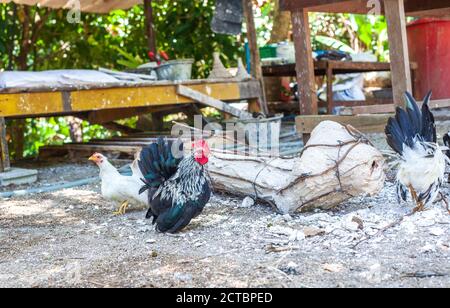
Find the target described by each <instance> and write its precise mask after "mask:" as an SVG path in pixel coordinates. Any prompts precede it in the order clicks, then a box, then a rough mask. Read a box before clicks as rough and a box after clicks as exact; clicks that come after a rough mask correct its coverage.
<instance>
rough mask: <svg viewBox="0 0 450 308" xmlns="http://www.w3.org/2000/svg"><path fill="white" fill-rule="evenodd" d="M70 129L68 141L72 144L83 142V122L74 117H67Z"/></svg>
mask: <svg viewBox="0 0 450 308" xmlns="http://www.w3.org/2000/svg"><path fill="white" fill-rule="evenodd" d="M67 121H68V122H69V128H70V139H71V140H72V142H77V143H80V142H83V126H82V123H83V121H82V120H81V119H79V118H76V117H67Z"/></svg>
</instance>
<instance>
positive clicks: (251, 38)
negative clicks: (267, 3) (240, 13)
mask: <svg viewBox="0 0 450 308" xmlns="http://www.w3.org/2000/svg"><path fill="white" fill-rule="evenodd" d="M242 5H243V8H244V17H245V20H246V25H247V39H248V46H249V49H250V58H251V65H250V69H251V75H252V76H253V77H254V78H256V79H257V80H258V81H259V83H260V85H261V96H260V97H259V104H260V111H262V112H263V113H264V114H268V113H269V108H268V107H267V100H266V95H265V90H264V83H263V74H262V68H261V55H260V53H259V48H258V35H257V33H256V25H255V18H254V14H253V1H252V0H242Z"/></svg>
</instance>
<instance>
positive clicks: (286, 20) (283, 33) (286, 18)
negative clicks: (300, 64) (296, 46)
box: [269, 0, 291, 44]
mask: <svg viewBox="0 0 450 308" xmlns="http://www.w3.org/2000/svg"><path fill="white" fill-rule="evenodd" d="M290 29H291V13H290V12H289V11H280V1H279V0H274V9H273V28H272V33H271V36H270V41H269V44H274V43H278V42H282V41H286V40H289V38H290V37H289V31H290Z"/></svg>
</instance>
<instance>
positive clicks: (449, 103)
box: [341, 99, 450, 115]
mask: <svg viewBox="0 0 450 308" xmlns="http://www.w3.org/2000/svg"><path fill="white" fill-rule="evenodd" d="M429 106H430V108H431V109H439V108H450V99H441V100H433V101H431V102H430V103H429ZM395 107H396V106H395V105H394V104H388V105H372V106H353V107H345V108H344V109H342V110H341V111H342V113H343V114H345V115H358V114H377V113H378V114H380V113H381V114H382V113H394V112H395Z"/></svg>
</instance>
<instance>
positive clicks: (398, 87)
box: [384, 0, 412, 106]
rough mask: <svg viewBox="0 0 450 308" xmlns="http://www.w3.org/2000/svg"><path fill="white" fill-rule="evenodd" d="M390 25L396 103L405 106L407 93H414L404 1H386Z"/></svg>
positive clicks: (385, 7) (385, 6)
mask: <svg viewBox="0 0 450 308" xmlns="http://www.w3.org/2000/svg"><path fill="white" fill-rule="evenodd" d="M384 10H385V15H386V20H387V24H388V35H389V50H390V57H391V72H392V86H393V91H394V102H395V105H397V106H404V104H405V102H404V99H403V95H404V93H405V91H409V92H412V82H411V69H410V64H409V53H408V39H407V35H406V16H405V5H404V0H384Z"/></svg>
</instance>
